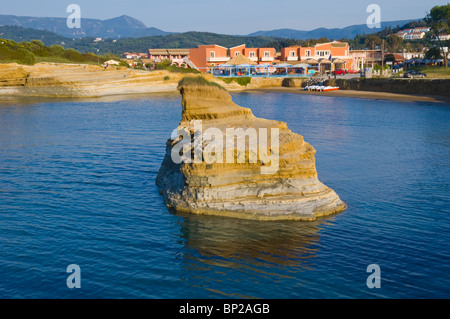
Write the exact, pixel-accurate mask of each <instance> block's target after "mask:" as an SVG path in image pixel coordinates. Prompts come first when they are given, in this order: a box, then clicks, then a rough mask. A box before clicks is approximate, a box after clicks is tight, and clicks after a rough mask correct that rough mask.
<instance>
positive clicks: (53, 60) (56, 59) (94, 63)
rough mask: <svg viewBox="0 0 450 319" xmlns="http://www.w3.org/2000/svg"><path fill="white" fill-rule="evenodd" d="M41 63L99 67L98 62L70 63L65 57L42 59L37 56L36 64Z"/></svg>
mask: <svg viewBox="0 0 450 319" xmlns="http://www.w3.org/2000/svg"><path fill="white" fill-rule="evenodd" d="M40 62H51V63H72V64H73V63H76V64H92V65H98V64H97V62H93V61H85V62H74V61H70V60H68V59H65V58H63V57H58V56H54V57H40V56H37V57H36V63H40ZM100 62H101V61H100Z"/></svg>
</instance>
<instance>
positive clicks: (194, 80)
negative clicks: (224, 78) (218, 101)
mask: <svg viewBox="0 0 450 319" xmlns="http://www.w3.org/2000/svg"><path fill="white" fill-rule="evenodd" d="M190 85H198V86H204V85H207V86H215V87H218V88H219V89H221V90H225V88H224V87H223V86H222V85H220V84H218V83H216V82H210V81H208V80H206V79H205V78H204V77H202V76H188V77H184V78H182V79H181V81H180V82H178V87H183V86H190ZM225 91H226V90H225Z"/></svg>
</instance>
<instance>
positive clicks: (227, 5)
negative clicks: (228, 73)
mask: <svg viewBox="0 0 450 319" xmlns="http://www.w3.org/2000/svg"><path fill="white" fill-rule="evenodd" d="M72 3H73V4H78V5H79V6H80V8H81V17H82V18H95V19H101V20H105V19H110V18H114V17H118V16H121V15H129V16H131V17H134V18H136V19H138V20H141V21H142V22H143V23H144V24H146V25H147V26H148V27H155V28H158V29H161V30H164V31H171V32H184V31H208V32H215V33H223V34H236V35H238V34H239V35H241V34H242V35H244V34H248V33H251V32H256V31H260V30H273V29H281V28H289V29H297V30H313V29H316V28H320V27H324V28H342V27H346V26H349V25H354V24H365V23H366V20H367V17H368V16H369V15H370V13H367V12H366V9H367V6H368V5H369V4H377V5H379V6H380V9H381V21H392V20H406V19H416V18H423V17H424V16H425V15H426V14H427V12H428V11H429V10H430V9H431V8H432V7H433V6H435V5H444V4H447V3H449V0H431V1H430V0H368V1H367V0H316V1H313V0H308V1H304V0H270V1H268V0H221V1H216V0H159V1H153V0H132V1H123V0H69V1H67V0H26V1H25V0H13V1H6V0H2V4H1V5H0V14H11V15H19V16H37V17H65V18H66V17H67V16H68V15H69V13H66V8H67V6H68V5H69V4H72Z"/></svg>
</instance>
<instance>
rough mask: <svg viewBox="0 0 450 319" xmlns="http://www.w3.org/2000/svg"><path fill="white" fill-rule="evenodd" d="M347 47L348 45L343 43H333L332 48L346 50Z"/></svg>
mask: <svg viewBox="0 0 450 319" xmlns="http://www.w3.org/2000/svg"><path fill="white" fill-rule="evenodd" d="M346 46H347V43H342V42H331V47H332V48H345V47H346Z"/></svg>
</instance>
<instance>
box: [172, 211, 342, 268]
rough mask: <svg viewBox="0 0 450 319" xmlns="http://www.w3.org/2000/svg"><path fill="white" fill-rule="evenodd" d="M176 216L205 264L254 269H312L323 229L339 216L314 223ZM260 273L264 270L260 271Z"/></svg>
mask: <svg viewBox="0 0 450 319" xmlns="http://www.w3.org/2000/svg"><path fill="white" fill-rule="evenodd" d="M171 212H172V213H174V214H176V215H177V216H179V217H181V218H182V221H181V223H180V232H181V235H180V237H181V238H182V239H183V241H184V245H185V247H186V248H188V249H190V250H193V251H195V252H197V253H198V254H200V255H201V256H202V257H203V258H204V259H203V262H204V263H211V264H217V262H218V260H220V261H219V262H223V263H226V264H228V266H231V267H233V266H237V267H238V266H239V265H243V264H245V265H246V266H249V267H251V268H253V267H255V268H254V269H255V270H256V267H258V268H259V267H261V266H265V267H267V268H279V267H281V268H283V267H287V268H291V267H292V268H296V269H311V268H312V267H313V265H314V258H316V257H317V254H318V250H319V247H320V235H319V231H320V229H321V228H322V227H323V226H325V225H329V224H330V223H332V222H333V220H334V218H335V216H327V217H322V218H318V219H316V220H314V221H309V222H306V221H294V222H293V221H285V220H280V221H266V222H263V223H261V222H258V221H254V220H248V219H240V218H228V217H221V216H207V215H195V214H194V215H193V214H189V213H179V212H175V211H174V210H171ZM258 271H260V269H259V270H258Z"/></svg>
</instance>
